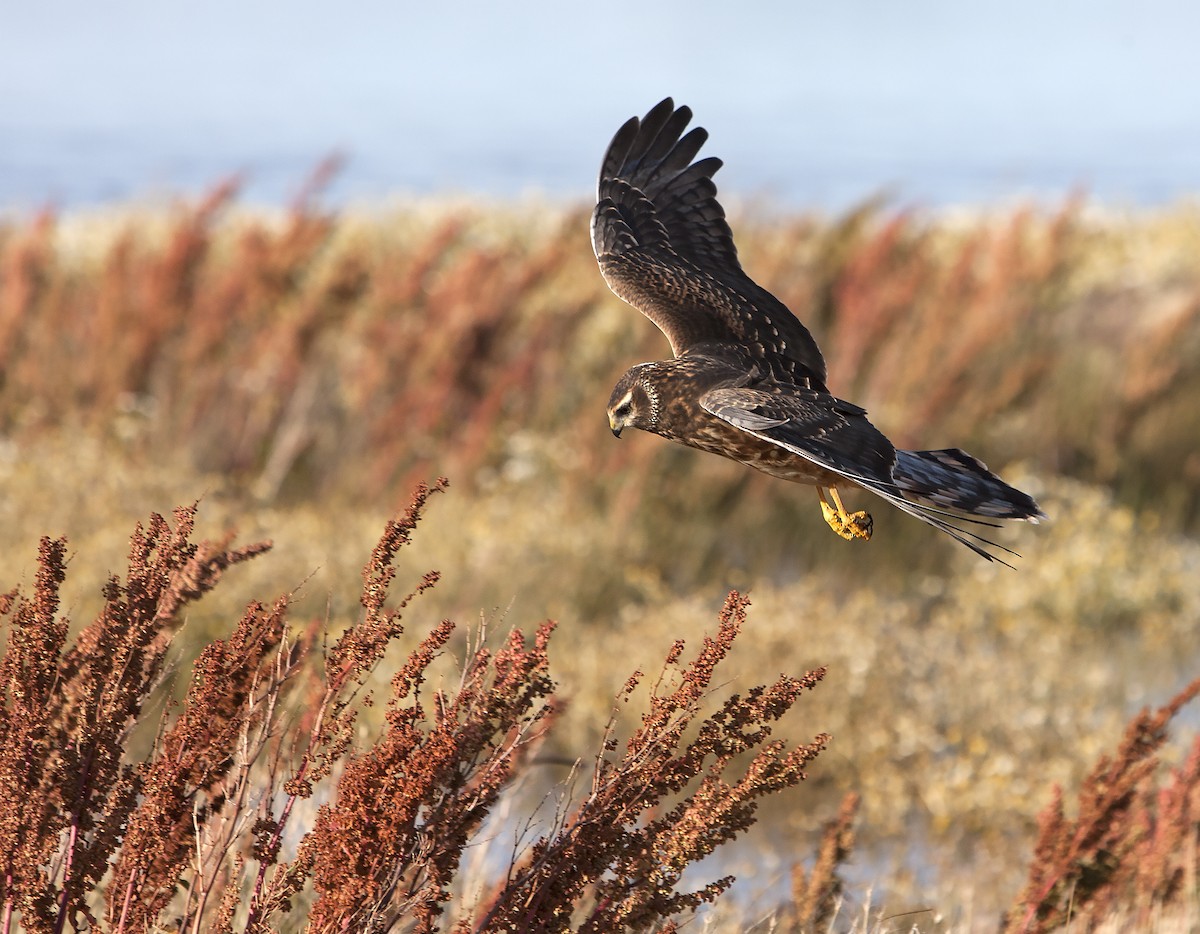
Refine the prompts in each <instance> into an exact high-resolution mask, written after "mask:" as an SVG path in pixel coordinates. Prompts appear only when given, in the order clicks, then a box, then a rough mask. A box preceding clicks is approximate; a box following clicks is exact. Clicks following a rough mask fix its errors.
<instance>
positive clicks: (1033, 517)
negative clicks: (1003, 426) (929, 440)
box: [892, 448, 1046, 522]
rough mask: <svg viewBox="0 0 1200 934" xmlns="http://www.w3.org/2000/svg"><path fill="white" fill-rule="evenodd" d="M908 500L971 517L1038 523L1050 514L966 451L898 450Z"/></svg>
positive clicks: (900, 483)
mask: <svg viewBox="0 0 1200 934" xmlns="http://www.w3.org/2000/svg"><path fill="white" fill-rule="evenodd" d="M892 477H893V479H894V481H895V484H896V486H897V487H898V488H899V489H900V490H901V491H902V492H903V494H904V496H905V497H906V498H908V499H912V500H915V501H917V502H919V503H925V504H927V505H930V506H935V507H937V508H939V509H950V510H954V511H955V512H960V513H965V514H967V515H971V516H985V517H987V518H992V519H1024V520H1026V521H1027V522H1037V521H1038V520H1039V519H1044V518H1046V514H1045V513H1043V512H1042V510H1041V509H1040V508H1039V507H1038V504H1037V503H1036V502H1034V500H1033V497H1032V496H1030V495H1029V494H1028V493H1023V492H1021V491H1020V490H1018V489H1017V488H1016V487H1012V486H1009V485H1008V484H1007V483H1005V482H1004V481H1003V480H1001V479H1000V478H999V477H997V476H996V475H995V474H994V473H992V472H991V471H990V470H988V469H987V465H986V464H985V463H983V461H981V460H979V459H978V458H976V457H972V456H971V455H970V454H968V453H967V452H966V451H962V450H959V449H958V448H949V449H947V450H942V451H897V452H896V466H895V468H894V470H893V472H892Z"/></svg>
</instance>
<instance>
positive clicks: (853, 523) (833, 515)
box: [817, 487, 875, 541]
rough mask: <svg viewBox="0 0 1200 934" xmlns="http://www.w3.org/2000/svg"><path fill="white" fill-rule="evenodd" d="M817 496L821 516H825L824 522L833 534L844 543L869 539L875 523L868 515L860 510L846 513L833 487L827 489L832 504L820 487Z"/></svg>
mask: <svg viewBox="0 0 1200 934" xmlns="http://www.w3.org/2000/svg"><path fill="white" fill-rule="evenodd" d="M817 496H818V497H819V498H820V500H821V514H822V515H824V516H825V521H826V522H828V523H829V527H830V528H831V529H833V531H834V532H836V533H837V534H838V535H840V536H841V537H842V538H844V539H846V541H853V540H854V539H856V538H861V539H862V540H863V541H868V540H869V539H870V538H871V530H872V529H873V528H874V527H875V521H874V520H873V519H872V518H871V516H870V514H869V513H867V512H864V511H863V510H861V509H860V510H859V511H858V512H854V513H848V512H846V507H845V506H843V505H842V498H841V497H840V496H838V491H837V490H835V489H834V488H833V487H830V488H829V496H830V498H831V499H832V500H833V503H832V504H831V503H830V502H829V500H828V499H826V498H825V490H824V489H822V488H821V487H817Z"/></svg>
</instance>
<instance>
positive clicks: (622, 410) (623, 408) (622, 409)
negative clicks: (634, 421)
mask: <svg viewBox="0 0 1200 934" xmlns="http://www.w3.org/2000/svg"><path fill="white" fill-rule="evenodd" d="M632 410H633V406H632V405H631V404H630V403H629V400H628V399H626V400H625V401H624V402H622V403H621V404H620V405H618V406H617V409H616V414H617V415H619V416H621V417H624V416H626V415H628V414H629V413H630V412H631V411H632Z"/></svg>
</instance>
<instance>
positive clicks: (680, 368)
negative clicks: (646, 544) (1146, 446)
mask: <svg viewBox="0 0 1200 934" xmlns="http://www.w3.org/2000/svg"><path fill="white" fill-rule="evenodd" d="M691 117H692V113H691V111H690V110H689V109H688V108H687V107H679V108H676V107H675V105H674V103H673V102H672V101H671V99H670V98H667V99H666V100H664V101H662V102H661V103H659V104H658V105H657V106H656V107H654V108H653V109H651V110H650V112H649V113H647V114H646V116H645V117H643V118H641V119H638V118H637V117H634V118H632V119H630V120H629V121H627V122H626V123H625V124H624V125H623V126H622V127H621V128H620V129H619V130H618V131H617V134H616V136H614V137H613V140H612V142H611V143H610V144H609V147H608V151H607V152H606V153H605V155H604V162H603V164H602V165H601V169H600V184H599V190H598V198H597V204H596V209H595V211H594V213H593V215H592V245H593V247H594V249H595V251H596V259H597V261H598V262H599V264H600V272H601V273H602V274H603V276H604V280H605V281H606V282H607V283H608V286H609V288H611V289H612V290H613V292H615V293H616V294H617V295H618V296H620V297H621V298H623V299H624V300H625V301H627V302H628V303H629V304H631V305H632V306H633V307H634V308H636V309H638V310H639V311H640V312H642V314H644V315H645V316H646V317H647V318H649V319H650V320H651V321H653V322H654V323H655V324H656V325H657V326H658V328H659V329H660V330H661V331H662V332H663V333H664V334H665V335H666V336H667V340H668V341H670V343H671V350H672V351H673V353H674V355H675V356H674V359H671V360H662V361H658V362H654V363H642V364H638V365H637V366H635V367H633V368H632V369H630V370H629V371H628V372H626V373H625V375H624V376H622V377H621V379H620V380H619V381H618V383H617V385H616V387H615V388H614V389H613V393H612V398H611V399H610V401H609V406H608V417H609V425H610V427H611V428H612V430H613V433H614V434H616V435H618V436H619V435H620V433H621V431H622V430H623V429H625V428H640V429H642V430H644V431H650V432H653V433H654V434H658V435H662V436H663V437H665V438H669V439H670V440H672V441H678V442H679V443H681V444H686V445H688V446H690V447H694V448H699V449H700V450H704V451H710V452H712V453H714V454H720V455H722V456H723V457H729V458H732V459H733V460H736V461H740V462H741V463H744V464H748V465H750V466H751V467H755V468H757V469H759V470H762V471H765V472H766V473H769V474H771V475H772V476H776V477H782V478H783V479H786V480H793V481H796V482H799V483H806V484H810V485H812V486H815V487H817V492H818V495H819V496H820V498H821V504H822V509H823V511H824V513H825V518H826V520H827V521H828V522H829V524H830V526H831V527H832V528H833V529H834V531H835V532H837V533H838V534H839V535H841V536H842V537H843V538H847V539H851V538H864V539H865V538H870V536H871V528H872V521H871V517H870V516H869V515H867V513H865V512H858V513H853V514H849V513H847V512H846V511H845V509H844V508H843V506H842V503H841V499H840V497H839V496H838V494H837V490H838V489H839V488H843V489H844V488H847V487H854V486H858V487H862V488H864V489H867V490H870V491H871V492H873V493H876V494H878V495H879V496H882V497H883V498H884V499H886V500H888V501H889V502H891V503H893V504H894V505H896V506H897V507H899V508H900V509H902V510H904V511H905V512H907V513H909V514H910V515H913V516H916V517H917V518H918V519H921V520H922V521H924V522H927V523H929V524H930V525H932V526H934V527H935V528H938V529H941V530H942V531H943V532H945V533H947V534H948V535H950V536H952V537H953V538H955V539H956V540H957V541H959V542H961V543H962V544H964V545H966V546H967V547H968V548H971V549H972V550H973V551H975V552H976V553H978V554H980V555H982V556H983V557H985V558H988V559H989V560H998V559H997V558H996V556H995V555H993V554H991V553H989V552H988V551H987V550H986V546H993V547H995V548H1002V546H998V545H995V544H994V543H993V542H989V541H988V540H987V539H984V538H982V537H980V536H978V535H976V534H975V533H973V532H971V531H969V530H968V529H966V528H964V527H963V525H962V523H964V522H971V523H978V524H982V525H995V523H994V522H989V521H987V520H989V519H1024V520H1027V521H1030V522H1036V521H1037V520H1038V519H1039V518H1044V516H1043V514H1042V512H1041V510H1040V509H1039V508H1038V505H1037V503H1035V502H1034V501H1033V499H1032V498H1031V497H1030V496H1028V495H1027V494H1025V493H1022V492H1021V491H1020V490H1017V489H1015V488H1013V487H1011V486H1009V485H1008V484H1007V483H1005V482H1004V481H1003V480H1001V479H1000V478H999V477H997V476H996V475H995V474H994V473H992V472H991V471H989V470H988V469H987V467H986V466H985V465H984V464H983V463H981V462H980V461H978V460H977V459H975V458H974V457H972V456H971V455H969V454H967V453H966V452H965V451H960V450H958V449H950V450H943V451H897V450H896V449H895V448H894V447H893V446H892V443H891V442H890V441H888V439H887V438H886V437H885V436H884V435H883V434H882V433H881V432H880V431H879V430H878V429H877V428H875V426H874V425H872V424H871V423H870V422H869V421H868V420H867V417H866V411H865V410H864V409H862V408H861V407H859V406H857V405H854V404H853V403H851V402H845V401H843V400H841V399H838V398H837V397H836V396H834V395H832V394H831V393H830V392H829V390H828V389H827V388H826V385H825V380H826V374H825V359H824V357H822V356H821V350H820V348H819V347H818V346H817V342H816V341H815V340H813V337H812V335H811V334H809V332H808V329H807V328H805V327H804V325H803V324H801V323H800V321H799V320H798V319H797V318H796V316H795V315H793V314H792V313H791V312H790V311H789V310H788V309H787V307H786V306H784V305H783V303H782V302H780V301H779V300H778V299H777V298H775V296H773V295H772V294H771V293H770V292H768V291H767V290H766V289H764V288H762V287H761V286H759V285H757V284H756V283H755V282H754V281H753V280H752V279H751V278H750V277H749V276H747V275H746V273H745V272H744V271H743V269H742V266H741V263H740V262H739V261H738V257H737V248H736V247H735V246H734V243H733V234H732V232H731V231H730V229H729V224H728V223H726V221H725V212H724V211H723V210H722V208H721V205H720V204H719V203H718V202H717V198H716V195H717V186H716V185H715V184H714V183H713V180H712V176H713V174H714V173H715V172H716V171H717V169H719V168H720V167H721V160H719V159H715V158H711V157H710V158H706V159H700V160H698V161H693V160H694V159H695V157H696V155H697V153H699V151H700V148H701V146H703V144H704V142H705V140H706V139H707V138H708V134H707V132H706V131H705V130H703V129H702V128H699V127H697V128H695V129H693V130H691V131H690V132H687V133H685V132H684V131H685V130H686V129H687V125H688V123H689V122H691ZM825 490H829V491H830V496H829V498H830V499H832V503H830V502H829V500H827V498H826V495H825ZM980 517H982V518H980ZM1002 550H1004V551H1007V550H1008V549H1002Z"/></svg>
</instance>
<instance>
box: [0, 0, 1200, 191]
mask: <svg viewBox="0 0 1200 934" xmlns="http://www.w3.org/2000/svg"><path fill="white" fill-rule="evenodd" d="M3 20H4V27H3V29H0V100H2V101H3V102H4V103H3V104H0V207H3V206H12V205H16V206H18V207H23V206H30V205H35V204H38V203H41V202H42V201H44V200H46V199H53V200H57V201H58V202H60V203H64V204H67V205H71V204H80V203H93V202H103V201H109V200H117V199H123V198H128V197H133V196H145V195H154V194H164V193H168V192H174V191H191V190H196V189H199V188H203V187H204V186H206V185H207V184H209V183H211V182H212V181H214V180H215V179H217V178H219V177H221V176H223V175H225V174H227V173H229V172H233V171H246V172H247V173H248V175H247V179H248V187H247V197H248V198H250V199H251V200H263V201H276V200H279V199H281V198H284V197H286V196H287V194H288V193H289V192H290V191H292V190H294V189H295V188H296V187H297V186H298V185H299V183H300V181H301V179H302V178H303V177H304V175H305V174H306V172H307V171H308V169H309V168H311V167H312V166H313V165H314V164H315V163H316V162H317V161H318V160H319V159H320V158H321V157H322V156H323V155H325V154H327V153H329V152H330V151H333V150H339V151H341V152H344V153H345V154H346V155H347V156H348V157H349V162H348V165H347V168H346V169H345V171H344V172H343V175H342V177H341V179H340V181H339V183H338V185H337V186H336V188H335V192H334V193H335V195H336V196H338V197H343V198H351V199H357V200H380V199H386V198H389V197H395V196H397V195H402V194H404V193H407V192H418V193H427V192H433V191H444V190H449V191H455V192H462V193H468V194H470V193H479V194H483V195H487V196H489V197H501V198H503V197H515V196H520V195H522V194H524V193H528V192H531V191H535V192H543V193H546V194H548V195H550V196H554V197H570V198H577V199H583V198H586V197H587V196H588V194H589V192H590V188H591V184H592V177H591V176H592V175H593V174H594V171H595V168H596V165H597V163H598V161H599V157H600V154H601V152H602V150H603V147H604V145H605V143H606V142H607V140H608V137H609V136H610V135H611V133H612V131H613V130H614V129H615V128H616V126H617V125H618V124H619V123H620V121H621V120H623V119H624V118H625V117H627V116H629V115H631V114H633V113H635V112H644V111H645V110H646V109H647V108H648V107H649V106H651V105H652V104H653V103H655V102H656V101H657V100H658V99H660V98H661V97H663V96H665V95H667V94H672V95H674V96H675V98H676V100H677V101H680V102H686V103H688V104H690V105H691V106H692V108H693V109H694V110H695V111H696V115H697V121H698V122H700V123H702V124H703V125H705V126H707V127H708V128H709V130H710V131H711V133H712V142H711V143H710V144H709V150H708V151H710V152H711V153H712V154H716V155H720V156H722V157H723V158H724V159H725V160H726V164H727V167H726V169H725V170H723V172H722V174H721V176H720V181H721V183H722V188H723V190H731V189H732V190H735V191H737V192H738V193H740V194H742V195H745V196H747V197H764V196H765V197H778V198H780V199H782V200H783V201H785V202H787V203H794V204H798V205H804V204H813V205H817V206H826V207H838V206H843V205H845V204H847V203H850V202H852V201H854V200H856V199H857V198H861V197H864V196H866V195H868V194H870V193H871V192H872V191H875V190H878V189H881V188H887V189H889V190H891V191H892V192H894V193H895V194H896V196H898V197H900V198H903V199H905V200H912V201H919V202H921V201H924V202H932V203H945V202H958V201H992V200H997V199H1005V198H1008V197H1013V196H1019V195H1021V194H1023V193H1026V192H1033V193H1040V194H1044V195H1046V196H1049V197H1056V196H1060V195H1061V194H1062V193H1063V192H1065V191H1067V190H1069V189H1070V188H1072V187H1074V186H1077V185H1079V186H1084V187H1086V188H1088V189H1090V190H1091V191H1093V192H1094V194H1095V195H1096V196H1097V197H1099V198H1102V199H1106V200H1114V201H1118V202H1126V203H1157V202H1159V201H1165V200H1169V199H1172V198H1175V197H1178V196H1180V195H1181V194H1186V193H1188V192H1193V193H1194V192H1196V191H1197V190H1198V189H1200V81H1197V76H1196V74H1195V72H1196V69H1197V66H1196V51H1195V44H1196V38H1197V36H1200V5H1196V4H1188V3H1183V2H1177V3H1166V2H1143V3H1135V2H1127V3H1099V2H1075V0H1068V2H1042V3H1033V2H1025V0H1020V2H1006V3H994V4H993V3H987V4H979V3H962V2H955V3H951V2H932V0H908V2H904V3H893V2H887V3H885V2H874V0H850V2H842V3H836V4H835V3H822V4H816V3H781V2H770V3H760V4H741V5H734V4H729V3H727V2H723V3H715V2H693V3H683V2H669V3H657V4H650V3H645V4H640V5H637V6H635V5H631V4H617V5H613V6H611V7H602V6H591V5H584V4H568V3H550V2H542V0H538V2H531V3H523V4H521V5H519V6H517V5H501V4H467V3H455V2H449V3H438V4H429V3H423V4H413V3H384V2H379V0H369V2H359V3H354V2H350V3H344V4H340V5H338V6H336V8H335V6H334V5H333V4H318V3H311V2H289V3H274V2H272V3H253V2H245V3H233V2H230V0H215V2H210V3H206V4H186V5H185V4H182V3H176V2H158V3H151V2H142V0H114V2H106V3H104V4H94V3H86V4H85V3H83V2H79V0H70V2H66V0H63V2H55V0H43V2H39V3H36V4H11V5H10V6H9V8H8V9H7V10H6V11H5V14H4V17H3Z"/></svg>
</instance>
